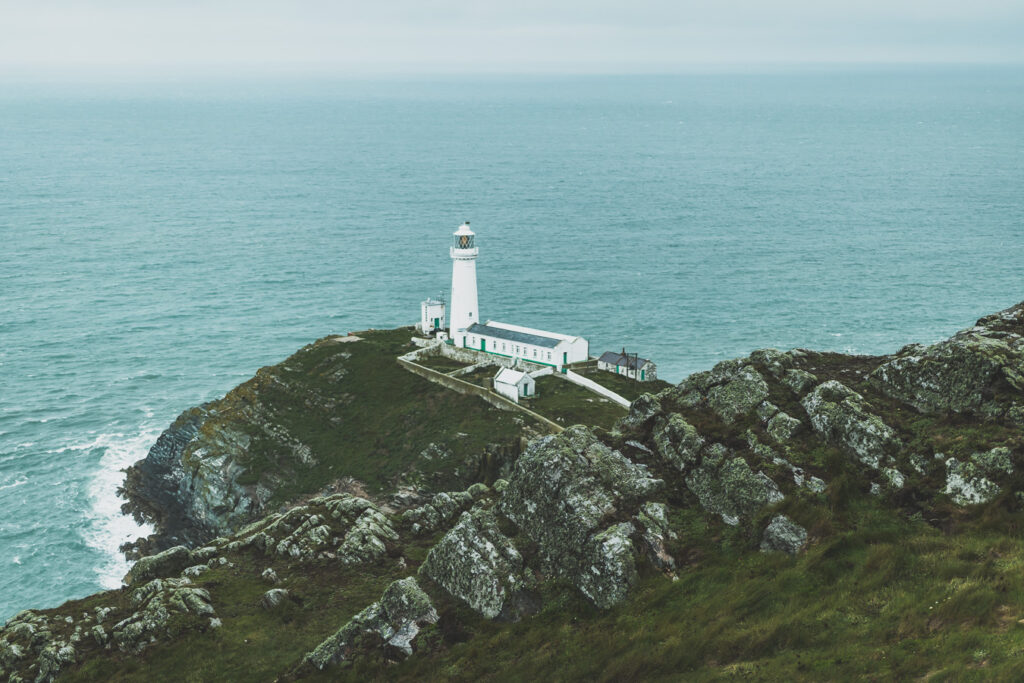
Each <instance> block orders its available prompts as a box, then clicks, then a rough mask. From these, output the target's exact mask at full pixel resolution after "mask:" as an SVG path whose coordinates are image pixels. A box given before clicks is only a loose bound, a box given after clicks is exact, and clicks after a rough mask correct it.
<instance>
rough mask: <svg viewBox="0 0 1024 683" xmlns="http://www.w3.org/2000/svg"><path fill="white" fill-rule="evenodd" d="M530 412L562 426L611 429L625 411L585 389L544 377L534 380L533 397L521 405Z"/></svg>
mask: <svg viewBox="0 0 1024 683" xmlns="http://www.w3.org/2000/svg"><path fill="white" fill-rule="evenodd" d="M522 403H523V405H524V406H525V407H527V408H529V409H530V410H533V411H535V412H537V413H540V414H541V415H543V416H544V417H546V418H548V419H549V420H552V421H554V422H557V423H558V424H561V425H565V426H566V427H568V426H570V425H574V424H585V425H596V426H600V427H606V428H607V427H611V426H612V425H613V424H614V423H615V421H616V420H618V419H619V418H621V417H622V416H624V415H625V414H626V409H625V408H623V407H622V406H620V405H618V404H616V403H613V402H611V401H610V400H608V399H606V398H603V397H601V396H598V395H597V394H595V393H594V392H592V391H590V390H589V389H585V388H583V387H581V386H579V385H577V384H573V383H571V382H568V381H566V380H564V379H562V378H560V377H554V376H551V375H548V376H546V377H540V378H538V379H537V396H536V397H535V398H530V399H526V400H524V401H522Z"/></svg>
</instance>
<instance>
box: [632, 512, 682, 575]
mask: <svg viewBox="0 0 1024 683" xmlns="http://www.w3.org/2000/svg"><path fill="white" fill-rule="evenodd" d="M636 522H637V526H639V528H640V532H641V538H642V540H643V544H644V549H645V550H646V551H647V556H648V558H650V560H651V562H652V563H653V564H654V566H656V567H659V568H661V569H666V570H670V569H675V567H676V561H675V558H673V557H672V556H671V555H669V553H668V551H667V550H666V549H665V541H666V540H667V539H668V538H670V537H674V536H675V534H673V532H672V530H671V529H670V527H669V523H668V508H667V507H666V506H665V504H664V503H645V504H644V505H643V506H642V507H641V508H640V511H639V512H638V513H637V515H636Z"/></svg>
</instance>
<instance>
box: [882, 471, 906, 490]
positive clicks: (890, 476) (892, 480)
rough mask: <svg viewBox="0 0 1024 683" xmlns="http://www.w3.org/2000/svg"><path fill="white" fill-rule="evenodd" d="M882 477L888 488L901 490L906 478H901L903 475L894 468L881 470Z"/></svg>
mask: <svg viewBox="0 0 1024 683" xmlns="http://www.w3.org/2000/svg"><path fill="white" fill-rule="evenodd" d="M882 476H883V477H885V481H886V483H887V484H888V485H889V488H892V489H901V488H903V484H904V483H906V481H907V478H906V477H905V476H903V473H902V472H900V471H899V470H898V469H896V468H895V467H886V468H885V469H883V470H882Z"/></svg>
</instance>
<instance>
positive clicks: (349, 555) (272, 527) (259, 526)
mask: <svg viewBox="0 0 1024 683" xmlns="http://www.w3.org/2000/svg"><path fill="white" fill-rule="evenodd" d="M237 537H238V539H239V540H237V541H233V543H236V544H237V545H238V546H253V547H256V548H259V549H260V550H262V551H263V552H265V553H267V554H275V555H278V556H282V557H291V558H294V559H296V560H299V561H300V562H310V561H312V560H316V559H332V560H333V559H337V560H338V561H340V562H341V563H342V564H359V563H362V562H370V561H372V560H375V559H377V558H379V557H382V556H383V555H384V553H385V552H387V544H388V543H389V542H392V541H394V540H396V539H397V538H398V532H397V531H395V528H394V526H392V523H391V520H390V519H389V518H388V517H387V515H385V514H384V513H383V512H381V511H380V509H379V508H378V507H377V506H376V505H374V504H373V503H371V502H370V501H368V500H366V499H365V498H360V497H358V496H353V495H351V494H348V493H338V494H334V495H331V496H324V497H319V498H313V499H312V500H310V501H309V502H308V503H307V504H306V505H302V506H299V507H295V508H292V509H291V510H289V511H288V512H286V513H284V514H275V515H270V516H269V517H266V518H264V519H262V520H260V521H259V522H256V523H254V524H251V525H249V526H248V527H246V528H245V529H242V530H241V531H240V532H239V533H238V535H237Z"/></svg>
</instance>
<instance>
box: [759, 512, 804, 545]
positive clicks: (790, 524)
mask: <svg viewBox="0 0 1024 683" xmlns="http://www.w3.org/2000/svg"><path fill="white" fill-rule="evenodd" d="M806 543H807V530H806V529H804V528H803V527H802V526H800V525H799V524H797V523H796V522H794V521H793V520H791V519H790V518H789V517H787V516H786V515H775V517H773V518H772V521H771V522H770V523H769V524H768V526H767V527H766V528H765V530H764V535H763V536H762V537H761V552H771V551H773V550H774V551H780V552H784V553H789V554H790V555H796V554H797V553H798V552H800V550H801V548H803V547H804V545H805V544H806Z"/></svg>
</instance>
